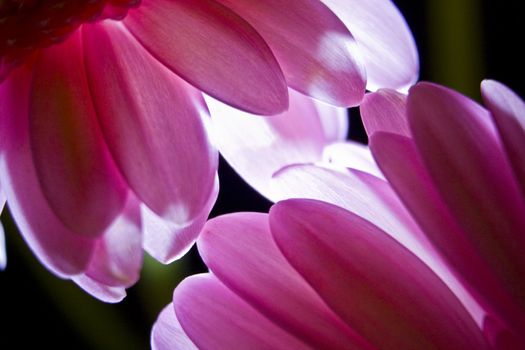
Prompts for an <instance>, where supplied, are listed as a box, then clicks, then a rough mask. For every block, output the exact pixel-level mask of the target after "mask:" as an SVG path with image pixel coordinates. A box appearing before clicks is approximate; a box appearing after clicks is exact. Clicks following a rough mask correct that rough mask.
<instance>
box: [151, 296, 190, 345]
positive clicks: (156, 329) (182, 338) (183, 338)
mask: <svg viewBox="0 0 525 350" xmlns="http://www.w3.org/2000/svg"><path fill="white" fill-rule="evenodd" d="M151 348H152V349H153V350H172V349H181V350H197V349H198V348H197V347H196V346H195V344H193V343H192V341H191V340H190V338H188V336H187V335H186V333H184V330H183V329H182V326H181V325H180V323H179V320H178V319H177V316H176V315H175V310H174V308H173V303H169V304H168V306H166V307H165V308H164V309H162V311H161V312H160V314H159V317H158V318H157V321H156V322H155V324H154V325H153V329H152V330H151Z"/></svg>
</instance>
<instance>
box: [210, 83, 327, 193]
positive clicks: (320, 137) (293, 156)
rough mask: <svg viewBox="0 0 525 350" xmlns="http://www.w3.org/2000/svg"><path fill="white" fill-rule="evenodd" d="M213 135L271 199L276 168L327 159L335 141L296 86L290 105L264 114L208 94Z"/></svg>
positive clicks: (225, 153) (245, 175)
mask: <svg viewBox="0 0 525 350" xmlns="http://www.w3.org/2000/svg"><path fill="white" fill-rule="evenodd" d="M206 103H207V104H208V108H209V109H210V113H211V115H212V128H211V129H212V133H213V139H214V142H215V143H216V145H217V147H218V149H219V151H220V152H221V154H222V156H223V157H224V158H225V159H226V160H227V161H228V163H229V164H230V165H231V166H232V167H233V168H234V169H235V171H236V172H237V173H238V174H239V175H240V176H241V177H242V178H243V179H244V180H245V181H246V182H248V184H250V185H251V186H252V187H253V188H255V189H256V190H257V191H259V193H261V194H262V195H264V196H266V197H268V198H271V197H270V192H269V188H268V185H269V181H270V178H271V176H272V174H273V173H274V172H276V171H277V170H279V169H280V168H282V167H283V166H286V165H289V164H293V163H305V162H315V161H320V160H321V159H322V152H323V148H324V146H325V145H327V144H328V143H329V141H328V140H327V136H326V133H325V131H324V129H323V123H322V122H321V118H320V117H319V114H318V113H319V112H318V110H317V109H316V107H315V106H316V104H315V102H314V101H313V100H312V99H310V98H308V97H306V96H303V95H301V94H299V93H297V92H294V91H292V90H290V109H289V110H288V111H287V112H284V113H282V114H280V115H276V116H272V117H259V116H254V115H251V114H247V113H245V112H241V111H239V110H236V109H234V108H231V107H229V106H227V105H225V104H223V103H221V102H219V101H217V100H214V99H212V98H209V97H207V96H206Z"/></svg>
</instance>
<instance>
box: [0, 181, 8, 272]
mask: <svg viewBox="0 0 525 350" xmlns="http://www.w3.org/2000/svg"><path fill="white" fill-rule="evenodd" d="M4 205H5V195H4V192H3V191H2V188H1V187H0V214H2V210H4ZM6 264H7V254H6V252H5V236H4V227H3V226H2V223H1V222H0V270H3V269H5V265H6Z"/></svg>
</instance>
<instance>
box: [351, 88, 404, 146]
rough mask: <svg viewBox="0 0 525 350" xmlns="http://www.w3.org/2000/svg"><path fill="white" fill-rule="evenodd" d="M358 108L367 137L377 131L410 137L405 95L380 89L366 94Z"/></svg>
mask: <svg viewBox="0 0 525 350" xmlns="http://www.w3.org/2000/svg"><path fill="white" fill-rule="evenodd" d="M359 110H360V112H361V118H362V120H363V125H364V126H365V130H366V133H367V135H368V137H371V136H372V135H373V134H374V133H375V132H377V131H386V132H391V133H395V134H399V135H404V136H407V137H410V128H409V126H408V120H407V115H406V95H403V94H401V93H399V92H397V91H395V90H390V89H380V90H378V91H377V92H372V93H369V94H367V95H366V96H365V99H364V100H363V103H362V104H361V105H360V106H359Z"/></svg>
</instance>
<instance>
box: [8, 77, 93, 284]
mask: <svg viewBox="0 0 525 350" xmlns="http://www.w3.org/2000/svg"><path fill="white" fill-rule="evenodd" d="M30 81H31V70H30V69H28V68H26V67H20V68H18V69H17V70H15V71H13V72H12V74H11V75H10V76H9V77H8V79H7V80H6V81H4V82H3V83H2V84H1V85H0V98H1V102H0V105H2V108H5V109H4V110H5V111H6V113H5V114H4V115H3V116H2V118H0V133H1V138H0V139H1V140H2V154H1V156H0V179H1V181H2V189H3V190H4V193H5V195H6V197H7V199H8V201H9V209H10V210H11V214H12V215H13V218H14V219H15V221H16V223H17V225H18V228H19V229H20V232H21V234H22V236H23V237H24V239H25V240H26V242H27V244H28V245H29V247H30V248H31V249H32V250H33V252H34V253H35V254H36V256H37V257H38V259H39V260H40V261H41V262H42V263H43V264H44V265H45V266H46V267H47V268H48V269H50V270H51V271H53V272H54V273H55V274H57V275H60V276H68V275H72V274H77V273H81V272H82V271H83V270H84V269H85V268H86V267H87V265H88V264H89V261H90V259H91V254H92V252H93V249H94V246H95V240H90V239H87V238H85V237H82V236H80V235H78V234H76V233H73V232H71V231H70V230H69V229H67V228H66V227H65V226H64V225H63V223H62V222H61V221H60V220H59V219H58V218H57V217H56V215H55V213H54V211H53V210H51V208H50V207H49V204H48V201H47V200H46V199H45V197H44V194H43V193H42V189H41V187H40V183H39V181H38V177H37V174H36V171H35V166H34V163H33V157H32V154H31V149H30V145H29V134H28V131H29V125H28V123H29V118H28V104H29V91H30Z"/></svg>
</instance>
